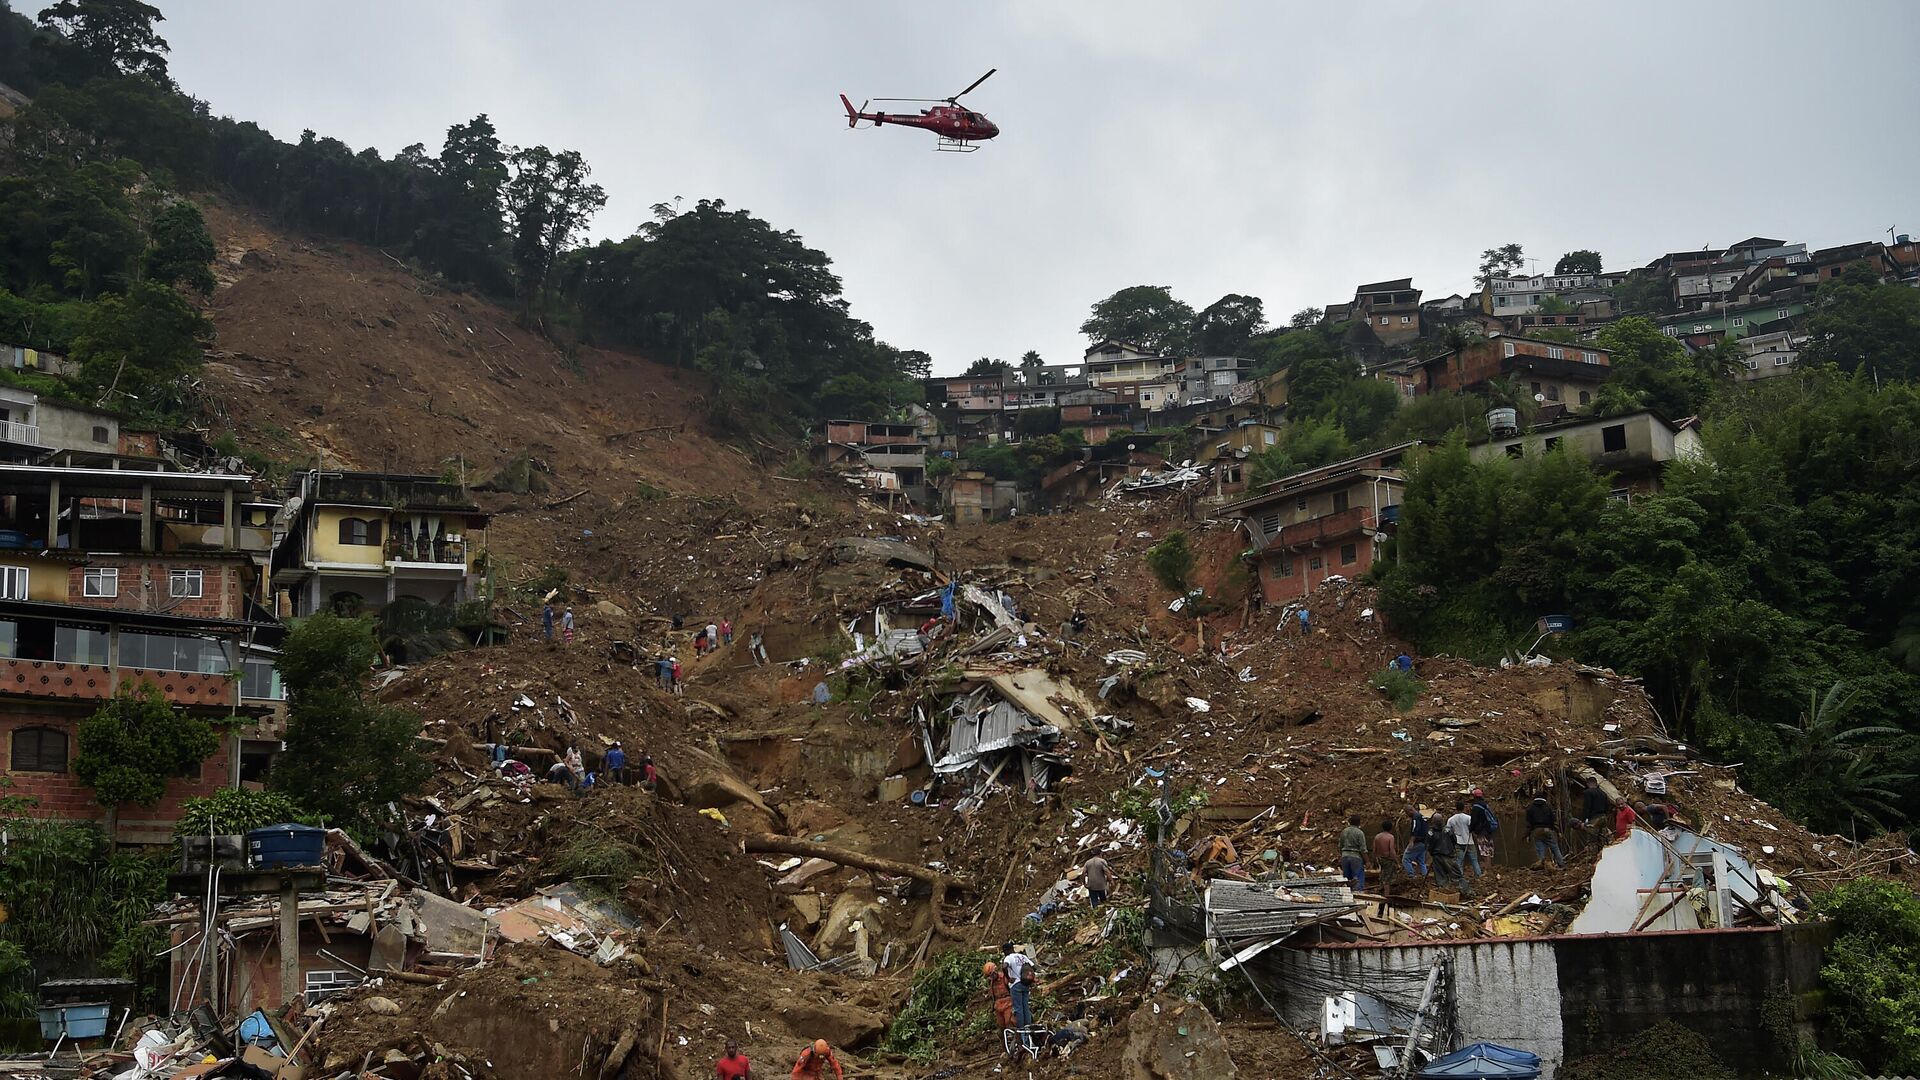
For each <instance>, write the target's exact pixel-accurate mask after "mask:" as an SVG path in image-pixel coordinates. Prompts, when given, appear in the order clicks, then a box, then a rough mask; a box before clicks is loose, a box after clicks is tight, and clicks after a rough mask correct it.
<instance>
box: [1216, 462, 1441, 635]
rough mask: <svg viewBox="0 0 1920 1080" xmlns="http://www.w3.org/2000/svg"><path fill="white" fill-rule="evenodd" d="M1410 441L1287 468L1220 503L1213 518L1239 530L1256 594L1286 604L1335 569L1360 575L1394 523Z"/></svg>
mask: <svg viewBox="0 0 1920 1080" xmlns="http://www.w3.org/2000/svg"><path fill="white" fill-rule="evenodd" d="M1419 445H1420V443H1419V442H1418V441H1415V442H1408V443H1401V444H1400V445H1398V446H1390V447H1387V448H1386V449H1384V450H1378V451H1375V452H1373V453H1370V454H1362V455H1361V456H1359V457H1354V458H1348V459H1347V460H1346V461H1336V462H1334V463H1333V464H1331V465H1324V466H1321V467H1320V468H1317V469H1308V470H1306V471H1305V472H1299V473H1295V474H1294V475H1292V476H1289V477H1286V478H1285V479H1282V480H1278V481H1275V482H1274V483H1271V484H1268V485H1267V486H1266V487H1264V488H1262V489H1261V490H1260V493H1259V494H1257V495H1254V496H1252V497H1250V498H1246V499H1241V500H1239V501H1238V502H1232V503H1228V504H1227V505H1225V506H1222V507H1221V508H1220V509H1219V510H1216V511H1215V512H1214V513H1213V515H1212V516H1213V517H1216V518H1237V519H1238V520H1239V522H1240V525H1241V528H1243V529H1245V530H1246V534H1247V539H1248V542H1249V546H1250V547H1251V548H1252V549H1253V555H1252V558H1253V561H1254V565H1255V569H1256V570H1257V572H1258V580H1259V583H1260V595H1261V598H1262V599H1263V600H1264V601H1265V602H1267V603H1286V602H1288V601H1290V600H1297V599H1299V598H1300V597H1302V596H1305V595H1307V594H1308V593H1310V592H1312V591H1313V590H1314V588H1315V587H1316V586H1318V585H1319V584H1320V583H1321V582H1323V581H1325V580H1326V579H1327V578H1329V577H1331V576H1333V575H1335V574H1339V575H1342V576H1344V577H1347V578H1354V577H1357V576H1359V575H1361V574H1364V573H1366V572H1367V570H1368V569H1369V568H1371V567H1372V566H1373V563H1374V560H1375V558H1377V557H1378V554H1379V548H1380V545H1381V544H1383V543H1384V542H1385V540H1386V536H1387V534H1388V533H1389V532H1390V531H1391V529H1392V527H1393V525H1394V523H1395V522H1396V521H1398V520H1399V509H1400V502H1401V495H1402V493H1403V492H1404V491H1405V489H1406V480H1405V478H1404V476H1403V475H1402V472H1401V468H1400V467H1401V463H1402V461H1403V460H1404V459H1405V457H1406V454H1407V452H1408V451H1410V450H1412V449H1414V448H1415V447H1417V446H1419Z"/></svg>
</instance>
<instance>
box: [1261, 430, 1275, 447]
mask: <svg viewBox="0 0 1920 1080" xmlns="http://www.w3.org/2000/svg"><path fill="white" fill-rule="evenodd" d="M1260 441H1261V442H1263V443H1266V444H1267V445H1268V446H1272V445H1273V443H1274V434H1273V432H1271V431H1263V432H1261V433H1260Z"/></svg>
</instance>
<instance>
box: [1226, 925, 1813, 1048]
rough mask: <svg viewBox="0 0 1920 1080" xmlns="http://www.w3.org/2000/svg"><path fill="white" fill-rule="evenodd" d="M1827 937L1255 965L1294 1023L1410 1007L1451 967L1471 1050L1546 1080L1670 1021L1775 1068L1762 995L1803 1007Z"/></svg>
mask: <svg viewBox="0 0 1920 1080" xmlns="http://www.w3.org/2000/svg"><path fill="white" fill-rule="evenodd" d="M1824 943H1825V935H1824V933H1823V929H1822V928H1821V927H1817V926H1791V927H1786V928H1775V927H1761V928H1753V929H1733V930H1685V931H1669V932H1663V933H1641V934H1595V935H1580V936H1561V937H1543V938H1503V939H1498V940H1493V941H1462V942H1450V943H1436V944H1432V945H1417V946H1416V945H1404V946H1403V945H1327V946H1317V947H1313V948H1306V949H1275V950H1272V951H1271V952H1269V953H1267V954H1265V955H1264V956H1262V957H1260V958H1259V959H1258V960H1256V961H1254V963H1253V965H1252V966H1253V967H1254V968H1256V969H1257V970H1258V971H1259V972H1260V974H1261V976H1262V981H1263V982H1269V981H1270V983H1271V985H1274V986H1277V987H1278V988H1279V990H1280V1008H1281V1011H1282V1012H1283V1013H1285V1015H1286V1017H1287V1019H1288V1021H1289V1022H1291V1023H1293V1024H1295V1025H1297V1026H1299V1027H1302V1028H1307V1029H1312V1028H1316V1027H1317V1026H1318V1025H1319V1022H1320V1016H1321V1005H1322V1001H1323V1000H1324V998H1325V997H1326V996H1327V994H1329V993H1333V992H1335V989H1346V990H1354V991H1358V992H1361V993H1368V994H1372V995H1374V996H1377V997H1381V998H1383V999H1384V1000H1386V1001H1387V1002H1388V1003H1389V1004H1390V1005H1394V1006H1397V1007H1399V1009H1404V1010H1405V1011H1404V1012H1401V1013H1400V1015H1399V1016H1397V1017H1396V1020H1397V1021H1398V1022H1400V1023H1404V1022H1405V1020H1406V1019H1407V1018H1408V1016H1409V1015H1410V1013H1411V1006H1412V1004H1413V1003H1415V1002H1417V1000H1418V998H1419V983H1418V982H1417V981H1416V980H1418V979H1423V978H1424V972H1425V971H1427V970H1428V969H1429V968H1431V967H1432V965H1433V963H1434V962H1435V961H1436V960H1437V959H1439V958H1441V957H1442V956H1445V957H1447V958H1448V959H1449V960H1450V961H1451V968H1452V973H1451V977H1452V990H1453V1002H1454V1009H1455V1012H1454V1018H1455V1021H1456V1023H1457V1024H1458V1027H1459V1031H1460V1038H1461V1042H1462V1043H1467V1042H1479V1041H1484V1042H1495V1043H1500V1044H1502V1045H1505V1046H1511V1047H1514V1048H1516V1049H1520V1050H1527V1051H1530V1052H1532V1053H1535V1054H1538V1055H1540V1060H1541V1065H1542V1067H1543V1070H1544V1071H1543V1073H1542V1075H1543V1076H1544V1077H1546V1078H1548V1080H1551V1077H1552V1076H1553V1075H1554V1073H1555V1071H1556V1070H1557V1069H1558V1068H1559V1066H1560V1063H1561V1062H1562V1061H1565V1060H1570V1059H1574V1058H1579V1057H1583V1056H1585V1055H1587V1054H1590V1053H1594V1052H1596V1051H1600V1050H1605V1049H1608V1048H1610V1047H1614V1046H1618V1045H1620V1044H1621V1043H1623V1042H1626V1041H1627V1040H1630V1039H1632V1038H1633V1037H1635V1036H1636V1035H1638V1034H1639V1033H1640V1032H1642V1031H1644V1030H1645V1029H1647V1028H1649V1027H1651V1026H1653V1025H1654V1024H1656V1023H1658V1022H1659V1021H1661V1020H1672V1021H1674V1022H1676V1023H1678V1024H1681V1025H1683V1026H1685V1027H1687V1028H1690V1029H1692V1030H1694V1031H1697V1032H1699V1033H1700V1034H1701V1035H1702V1036H1704V1037H1705V1038H1706V1039H1707V1041H1708V1043H1709V1044H1710V1045H1711V1046H1712V1047H1713V1050H1714V1052H1715V1054H1716V1055H1717V1056H1718V1057H1719V1058H1720V1059H1721V1060H1722V1061H1723V1062H1725V1063H1726V1064H1727V1065H1729V1066H1731V1067H1732V1068H1734V1069H1736V1070H1740V1071H1743V1072H1744V1071H1748V1070H1752V1071H1756V1072H1757V1071H1758V1070H1760V1069H1762V1068H1764V1067H1766V1066H1767V1065H1769V1064H1771V1063H1773V1061H1774V1053H1773V1048H1774V1047H1775V1046H1776V1045H1777V1044H1778V1041H1777V1038H1776V1037H1775V1035H1774V1034H1773V1033H1771V1032H1769V1031H1768V1030H1767V1028H1766V1024H1765V1021H1764V1019H1763V1015H1764V1013H1763V1006H1764V1004H1765V1002H1766V1000H1767V997H1768V996H1769V995H1770V994H1771V993H1773V992H1774V991H1776V990H1779V989H1781V988H1783V987H1784V988H1785V989H1786V990H1787V991H1788V992H1789V993H1791V994H1794V995H1795V997H1796V999H1797V1000H1800V999H1802V995H1804V994H1805V992H1806V991H1809V990H1811V989H1813V988H1814V986H1815V985H1816V984H1817V983H1818V981H1819V974H1820V961H1821V952H1822V949H1823V948H1824Z"/></svg>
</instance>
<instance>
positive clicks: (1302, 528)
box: [1268, 506, 1374, 551]
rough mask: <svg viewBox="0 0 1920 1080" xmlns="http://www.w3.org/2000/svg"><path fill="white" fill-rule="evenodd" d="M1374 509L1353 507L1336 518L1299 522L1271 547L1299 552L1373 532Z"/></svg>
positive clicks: (1288, 528)
mask: <svg viewBox="0 0 1920 1080" xmlns="http://www.w3.org/2000/svg"><path fill="white" fill-rule="evenodd" d="M1373 524H1374V514H1373V509H1372V508H1371V507H1367V506H1350V507H1348V508H1347V509H1345V510H1342V511H1340V512H1338V513H1335V514H1327V515H1325V516H1323V517H1317V518H1310V519H1308V520H1306V521H1298V522H1295V523H1293V524H1292V525H1288V526H1285V527H1283V528H1282V529H1281V530H1280V535H1278V536H1276V537H1274V538H1273V543H1272V544H1270V545H1268V546H1269V547H1277V548H1285V549H1286V550H1288V551H1300V550H1303V549H1305V548H1310V547H1316V546H1321V545H1324V544H1326V543H1327V542H1328V541H1331V540H1335V539H1339V538H1341V537H1346V536H1354V535H1356V534H1358V533H1359V532H1360V531H1361V530H1363V529H1369V528H1372V527H1373Z"/></svg>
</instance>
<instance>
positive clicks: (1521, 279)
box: [1486, 274, 1600, 319]
mask: <svg viewBox="0 0 1920 1080" xmlns="http://www.w3.org/2000/svg"><path fill="white" fill-rule="evenodd" d="M1599 287H1600V275H1598V274H1495V275H1494V276H1493V278H1492V279H1491V280H1490V281H1489V282H1488V283H1487V293H1486V295H1487V308H1486V310H1487V311H1489V312H1491V313H1492V314H1494V315H1496V316H1499V317H1500V318H1503V319H1509V318H1515V317H1518V316H1521V315H1531V314H1533V313H1534V312H1536V311H1538V310H1540V305H1541V304H1542V303H1544V302H1545V301H1546V300H1547V298H1548V297H1562V298H1566V297H1568V296H1569V294H1585V293H1592V292H1596V291H1598V289H1599ZM1569 302H1571V301H1569Z"/></svg>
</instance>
